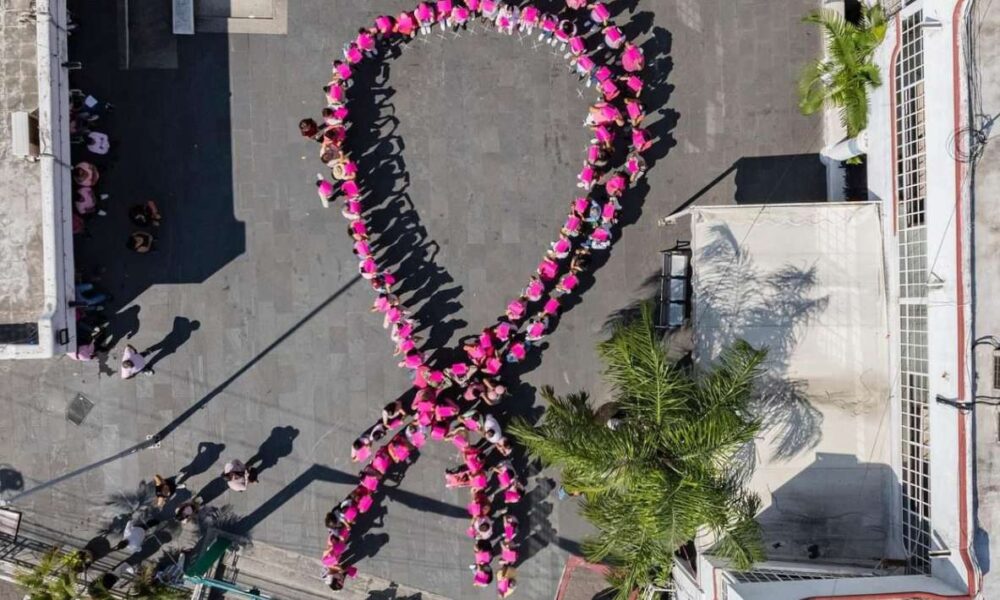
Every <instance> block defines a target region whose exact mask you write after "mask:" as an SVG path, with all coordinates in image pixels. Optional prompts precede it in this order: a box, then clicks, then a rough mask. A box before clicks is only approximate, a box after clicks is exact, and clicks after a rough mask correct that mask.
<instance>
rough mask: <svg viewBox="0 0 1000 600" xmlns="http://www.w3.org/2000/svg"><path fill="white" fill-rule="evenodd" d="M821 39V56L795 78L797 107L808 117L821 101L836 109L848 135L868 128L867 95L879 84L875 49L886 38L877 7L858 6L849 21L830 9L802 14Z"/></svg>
mask: <svg viewBox="0 0 1000 600" xmlns="http://www.w3.org/2000/svg"><path fill="white" fill-rule="evenodd" d="M803 21H805V22H806V23H813V24H816V25H819V26H820V27H821V28H822V29H823V33H824V35H825V37H826V57H825V58H822V59H819V60H816V61H814V62H812V63H809V64H808V65H806V67H805V69H804V70H803V72H802V76H801V78H800V79H799V86H798V89H799V109H800V110H801V111H802V114H805V115H811V114H813V113H815V112H817V111H819V110H820V109H821V108H823V105H824V104H826V103H830V104H831V105H833V106H835V107H837V108H839V109H840V121H841V123H843V125H844V129H846V130H847V136H848V137H851V138H853V137H855V136H857V135H858V134H859V133H861V132H862V131H864V129H865V128H866V127H867V126H868V94H869V90H870V89H872V88H877V87H879V86H880V85H882V76H881V73H879V69H878V66H877V65H876V64H875V63H874V61H873V57H874V55H875V50H876V49H877V48H878V46H879V44H881V43H882V40H884V39H885V33H886V27H887V21H886V17H885V10H884V9H883V8H882V5H881V4H873V5H872V6H866V5H865V4H864V2H862V5H861V17H860V19H859V20H858V22H857V23H850V22H848V21H846V20H845V19H844V17H842V16H841V15H840V14H838V13H836V12H834V11H831V10H820V11H816V12H813V13H810V14H809V15H807V16H806V17H805V18H804V19H803Z"/></svg>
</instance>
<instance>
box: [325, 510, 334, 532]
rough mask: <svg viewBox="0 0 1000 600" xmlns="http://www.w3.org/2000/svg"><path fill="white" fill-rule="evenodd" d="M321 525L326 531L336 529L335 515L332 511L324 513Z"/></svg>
mask: <svg viewBox="0 0 1000 600" xmlns="http://www.w3.org/2000/svg"><path fill="white" fill-rule="evenodd" d="M323 524H324V525H326V528H327V529H334V528H336V527H337V515H335V514H333V511H332V510H331V511H330V512H328V513H326V517H325V518H324V519H323Z"/></svg>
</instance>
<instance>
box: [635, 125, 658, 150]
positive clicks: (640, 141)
mask: <svg viewBox="0 0 1000 600" xmlns="http://www.w3.org/2000/svg"><path fill="white" fill-rule="evenodd" d="M652 145H653V141H652V140H650V139H649V134H648V133H646V130H645V129H640V128H638V127H636V128H633V129H632V152H636V153H642V152H645V151H646V150H649V147H650V146H652Z"/></svg>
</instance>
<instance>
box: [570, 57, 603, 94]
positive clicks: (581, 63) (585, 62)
mask: <svg viewBox="0 0 1000 600" xmlns="http://www.w3.org/2000/svg"><path fill="white" fill-rule="evenodd" d="M570 64H571V65H574V64H575V66H576V74H577V75H579V76H580V79H586V81H587V87H590V86H591V85H592V84H593V83H594V80H593V77H591V73H593V71H594V68H595V67H596V66H597V63H595V62H594V59H592V58H590V57H589V56H587V55H586V54H584V55H581V56H579V57H574V58H573V59H572V60H570Z"/></svg>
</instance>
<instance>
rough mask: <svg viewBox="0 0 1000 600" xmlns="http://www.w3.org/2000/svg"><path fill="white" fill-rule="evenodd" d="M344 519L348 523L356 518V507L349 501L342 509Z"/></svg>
mask: <svg viewBox="0 0 1000 600" xmlns="http://www.w3.org/2000/svg"><path fill="white" fill-rule="evenodd" d="M343 514H344V520H345V521H347V522H348V523H353V522H354V520H355V519H357V518H358V507H357V506H356V505H355V504H354V503H351V504H349V505H348V506H347V508H345V509H344V513H343Z"/></svg>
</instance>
